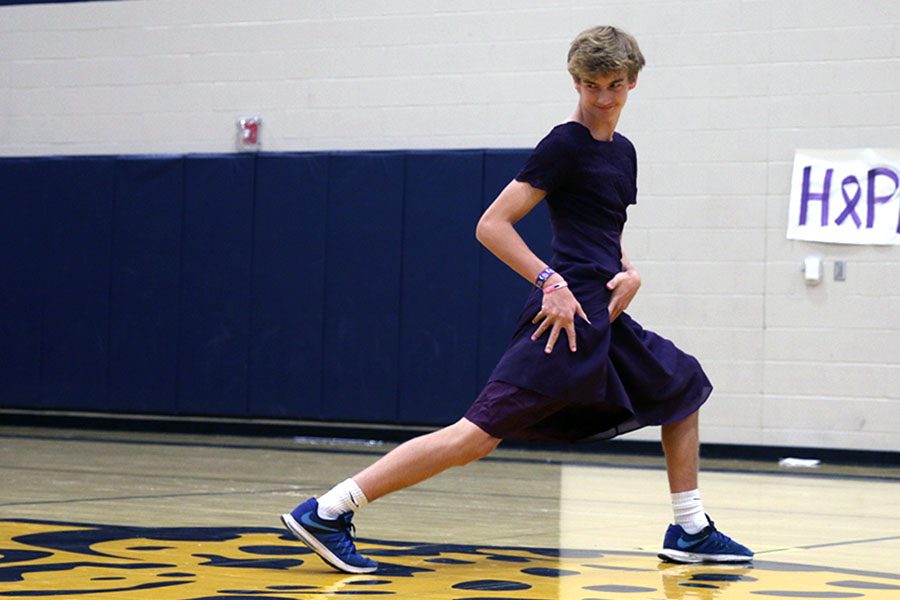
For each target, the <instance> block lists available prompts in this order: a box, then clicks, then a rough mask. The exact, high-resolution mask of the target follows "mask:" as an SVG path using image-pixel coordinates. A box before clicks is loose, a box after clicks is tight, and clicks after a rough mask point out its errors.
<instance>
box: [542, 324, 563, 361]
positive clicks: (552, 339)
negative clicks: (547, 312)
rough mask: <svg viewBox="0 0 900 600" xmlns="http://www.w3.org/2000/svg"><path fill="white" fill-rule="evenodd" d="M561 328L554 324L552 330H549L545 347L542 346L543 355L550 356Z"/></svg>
mask: <svg viewBox="0 0 900 600" xmlns="http://www.w3.org/2000/svg"><path fill="white" fill-rule="evenodd" d="M560 329H561V327H560V326H559V324H558V323H557V324H554V325H553V329H551V330H550V337H549V338H547V345H546V346H544V354H550V353H551V352H553V346H555V345H556V340H557V339H559V330H560Z"/></svg>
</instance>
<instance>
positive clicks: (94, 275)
mask: <svg viewBox="0 0 900 600" xmlns="http://www.w3.org/2000/svg"><path fill="white" fill-rule="evenodd" d="M526 156H527V152H523V151H502V150H491V151H483V150H469V151H466V150H459V151H415V152H402V151H394V152H356V153H354V152H329V153H296V154H259V155H253V154H238V155H234V154H232V155H209V156H206V155H202V156H201V155H187V156H146V157H144V156H127V157H57V158H5V159H0V284H2V288H0V292H2V293H0V309H2V314H0V333H2V335H0V359H2V360H0V406H6V407H23V408H65V409H73V410H102V411H110V412H124V413H161V414H190V415H210V416H240V417H247V416H249V417H276V418H301V419H316V420H322V419H326V420H339V421H347V422H383V423H399V424H445V423H450V422H453V421H455V420H456V419H458V418H459V417H460V416H461V415H462V414H463V412H464V411H465V409H466V408H467V407H468V405H469V404H470V403H471V402H472V400H473V399H474V398H475V396H476V395H477V394H478V392H479V390H480V388H481V386H483V384H484V382H485V379H486V378H487V376H488V374H489V373H490V371H491V370H492V369H493V367H494V364H495V362H496V360H497V358H498V357H499V355H500V353H501V352H502V351H503V349H504V348H505V347H506V344H507V341H508V339H509V336H510V334H511V332H512V326H513V323H514V321H515V319H516V317H517V315H518V312H519V309H520V307H521V305H522V302H523V300H524V297H525V295H526V294H527V293H528V291H529V284H528V282H526V281H524V280H523V279H522V278H521V277H519V276H518V275H516V274H515V273H513V272H512V271H511V270H510V269H509V268H508V267H506V266H505V265H503V264H502V263H501V262H500V261H499V260H498V259H496V258H495V257H493V256H492V255H491V254H490V253H488V252H487V251H486V250H484V249H483V248H481V246H480V245H479V244H478V243H477V241H476V240H475V235H474V234H475V225H476V223H477V221H478V218H479V216H480V214H481V212H482V211H483V209H484V208H485V207H486V206H487V205H488V204H489V203H490V202H492V201H493V200H494V198H495V197H496V195H497V194H498V193H499V192H500V190H501V189H503V187H504V186H505V185H506V184H507V183H508V182H509V181H510V179H512V178H513V177H514V176H515V174H516V173H517V172H518V170H519V168H520V166H521V165H522V163H523V162H524V160H525V158H526ZM546 218H547V215H546V210H545V208H544V207H543V205H539V206H538V207H537V208H536V209H535V211H533V213H532V214H530V215H528V216H527V217H526V218H525V219H523V220H522V221H521V222H520V223H519V225H518V226H517V228H518V230H519V231H520V232H521V233H522V235H523V237H524V238H525V240H526V242H528V244H529V245H530V246H531V247H532V248H533V249H534V250H535V251H536V252H537V253H538V254H539V255H540V256H542V257H544V258H545V259H546V258H549V242H550V239H549V227H548V225H547V222H546Z"/></svg>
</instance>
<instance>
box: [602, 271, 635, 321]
mask: <svg viewBox="0 0 900 600" xmlns="http://www.w3.org/2000/svg"><path fill="white" fill-rule="evenodd" d="M640 287H641V276H640V275H638V272H637V271H635V270H634V269H628V270H627V271H622V272H621V273H617V274H616V276H615V277H613V278H612V279H610V280H609V281H608V282H607V283H606V289H608V290H610V291H611V292H612V296H611V297H610V299H609V322H610V323H612V322H613V321H615V320H616V319H617V318H618V317H619V315H621V314H622V313H623V312H625V309H626V308H628V305H629V304H631V301H632V299H634V296H635V294H637V292H638V289H639V288H640Z"/></svg>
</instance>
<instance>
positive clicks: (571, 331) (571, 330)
mask: <svg viewBox="0 0 900 600" xmlns="http://www.w3.org/2000/svg"><path fill="white" fill-rule="evenodd" d="M566 337H567V338H569V350H571V351H572V352H575V351H576V350H577V349H578V348H577V346H576V344H575V322H574V321H572V322H571V323H569V324H568V325H566Z"/></svg>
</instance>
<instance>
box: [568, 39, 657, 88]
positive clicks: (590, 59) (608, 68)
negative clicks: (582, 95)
mask: <svg viewBox="0 0 900 600" xmlns="http://www.w3.org/2000/svg"><path fill="white" fill-rule="evenodd" d="M567 66H568V69H569V73H571V74H572V77H574V78H575V79H576V80H577V81H581V79H583V78H585V77H588V76H590V75H596V74H602V75H606V74H609V73H613V72H616V71H625V72H626V73H628V79H630V80H632V81H633V80H634V79H635V78H636V77H637V74H638V72H639V71H640V70H641V69H642V68H643V66H644V55H643V54H641V49H640V48H639V47H638V43H637V40H636V39H634V37H633V36H631V35H629V34H627V33H625V32H624V31H622V30H621V29H616V28H615V27H611V26H608V25H603V26H600V27H592V28H591V29H586V30H584V31H582V32H581V33H579V34H578V35H577V36H576V37H575V39H574V40H573V41H572V45H571V46H569V56H568V65H567Z"/></svg>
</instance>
